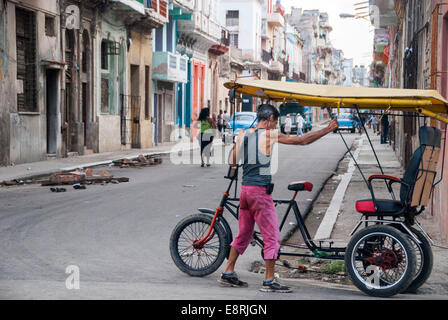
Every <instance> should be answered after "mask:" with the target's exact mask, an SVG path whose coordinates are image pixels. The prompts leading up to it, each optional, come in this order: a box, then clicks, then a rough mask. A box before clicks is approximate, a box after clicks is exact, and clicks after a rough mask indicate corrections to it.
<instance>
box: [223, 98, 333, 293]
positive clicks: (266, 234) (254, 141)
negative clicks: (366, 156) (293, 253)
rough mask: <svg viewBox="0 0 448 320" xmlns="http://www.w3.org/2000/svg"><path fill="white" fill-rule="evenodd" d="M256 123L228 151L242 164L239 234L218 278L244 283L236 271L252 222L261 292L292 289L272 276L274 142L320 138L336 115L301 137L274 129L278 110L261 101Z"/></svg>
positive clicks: (277, 245) (330, 129) (298, 142)
mask: <svg viewBox="0 0 448 320" xmlns="http://www.w3.org/2000/svg"><path fill="white" fill-rule="evenodd" d="M257 116H258V124H257V126H256V127H255V128H251V129H249V130H247V131H246V130H243V131H242V132H241V133H240V134H239V135H238V137H237V141H236V144H235V147H234V150H233V152H232V154H231V158H230V161H229V162H230V165H231V166H236V165H237V164H238V163H242V165H243V179H242V180H243V182H242V188H241V195H240V209H239V214H238V226H239V231H238V235H237V236H236V237H235V239H234V240H233V242H232V243H231V244H230V253H229V257H228V261H227V265H226V267H225V270H224V272H223V273H222V274H221V276H220V278H219V279H218V282H219V283H220V284H221V285H223V286H227V287H247V286H248V284H247V282H244V281H241V280H240V279H239V278H238V275H237V274H236V273H235V265H236V261H237V259H238V257H239V256H240V255H242V254H243V253H244V251H245V250H246V248H247V247H248V245H249V244H250V242H251V240H252V236H253V231H254V226H255V223H256V224H257V226H258V228H259V229H260V232H261V236H262V237H263V241H264V259H265V263H266V272H265V277H264V281H263V285H262V287H261V288H260V290H261V291H264V292H291V288H289V287H288V286H285V285H282V284H281V283H279V281H278V279H277V278H275V275H274V274H275V261H276V260H277V257H278V251H279V248H280V240H281V239H280V231H279V226H278V217H277V213H276V211H275V205H274V202H273V200H272V195H271V194H272V191H273V187H274V185H273V184H272V175H271V160H272V150H273V149H272V148H273V146H274V144H275V143H277V142H278V143H282V144H289V145H307V144H310V143H313V142H314V141H316V140H318V139H320V138H322V137H323V136H325V135H326V134H329V133H330V132H333V131H334V130H336V129H337V128H338V122H337V120H336V119H333V120H331V122H330V124H329V125H328V127H326V128H324V129H321V130H319V131H316V132H312V133H310V134H307V135H305V136H303V137H297V136H293V137H290V136H287V135H285V134H282V133H281V132H278V130H276V129H275V128H276V126H277V122H278V118H279V116H280V114H279V112H278V110H277V109H276V108H275V107H274V106H272V105H269V104H263V105H261V106H260V107H259V108H258V112H257Z"/></svg>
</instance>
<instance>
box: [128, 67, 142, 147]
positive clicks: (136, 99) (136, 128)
mask: <svg viewBox="0 0 448 320" xmlns="http://www.w3.org/2000/svg"><path fill="white" fill-rule="evenodd" d="M139 86H140V66H138V65H131V97H130V104H131V105H130V107H131V145H132V148H140V95H139Z"/></svg>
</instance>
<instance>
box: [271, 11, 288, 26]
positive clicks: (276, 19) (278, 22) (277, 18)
mask: <svg viewBox="0 0 448 320" xmlns="http://www.w3.org/2000/svg"><path fill="white" fill-rule="evenodd" d="M267 20H268V25H271V26H272V27H283V26H284V25H285V18H283V16H282V15H281V14H280V13H278V12H273V13H268V15H267Z"/></svg>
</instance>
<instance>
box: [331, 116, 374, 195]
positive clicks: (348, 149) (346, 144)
mask: <svg viewBox="0 0 448 320" xmlns="http://www.w3.org/2000/svg"><path fill="white" fill-rule="evenodd" d="M326 109H327V112H328V114H329V115H330V118H331V119H333V117H332V112H331V109H330V108H329V107H326ZM338 133H339V136H340V137H341V139H342V142H344V145H345V148H346V149H347V152H348V154H349V155H350V157H351V158H352V160H353V163H354V164H355V166H356V168H358V171H359V173H360V174H361V176H362V178H363V180H364V182H365V183H366V185H367V188H368V189H369V191H370V193H372V190H371V189H370V187H369V182H368V181H367V179H366V176H365V175H364V172H363V171H362V170H361V167H360V166H359V164H358V161H356V159H355V156H354V155H353V153H352V151H351V150H350V147H349V146H348V143H347V141H346V140H345V138H344V136H343V135H342V132H341V130H338Z"/></svg>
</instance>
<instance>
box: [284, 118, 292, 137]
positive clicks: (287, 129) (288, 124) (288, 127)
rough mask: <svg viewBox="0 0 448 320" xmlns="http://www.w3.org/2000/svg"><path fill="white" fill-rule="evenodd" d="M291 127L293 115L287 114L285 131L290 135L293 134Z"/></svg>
mask: <svg viewBox="0 0 448 320" xmlns="http://www.w3.org/2000/svg"><path fill="white" fill-rule="evenodd" d="M291 127H292V120H291V116H290V115H289V114H287V115H286V120H285V133H286V135H287V136H288V137H289V135H290V134H291Z"/></svg>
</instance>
